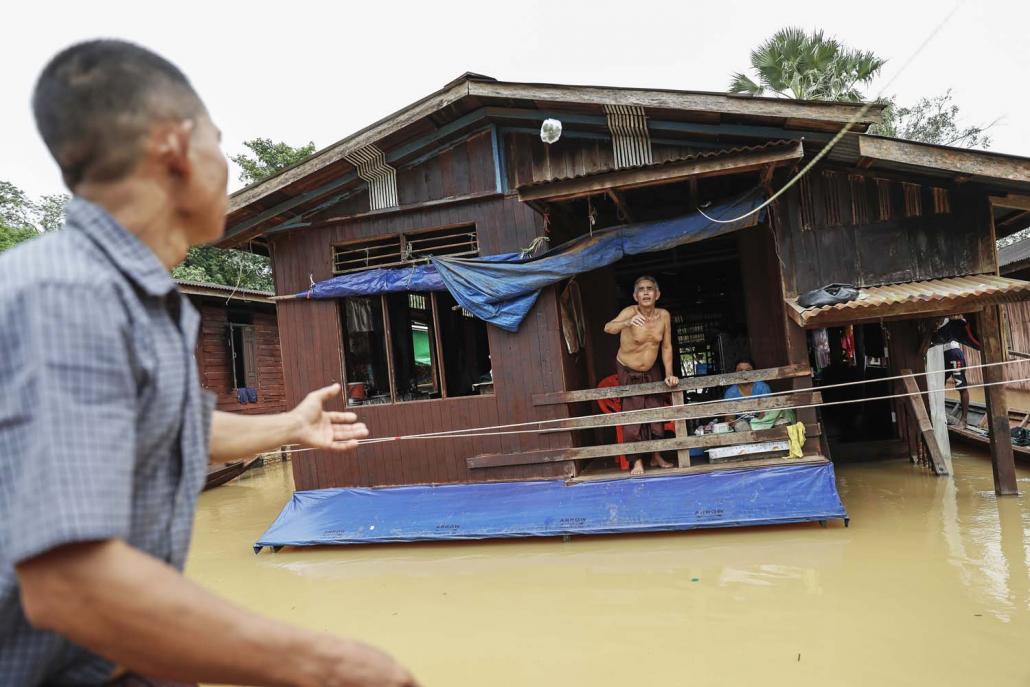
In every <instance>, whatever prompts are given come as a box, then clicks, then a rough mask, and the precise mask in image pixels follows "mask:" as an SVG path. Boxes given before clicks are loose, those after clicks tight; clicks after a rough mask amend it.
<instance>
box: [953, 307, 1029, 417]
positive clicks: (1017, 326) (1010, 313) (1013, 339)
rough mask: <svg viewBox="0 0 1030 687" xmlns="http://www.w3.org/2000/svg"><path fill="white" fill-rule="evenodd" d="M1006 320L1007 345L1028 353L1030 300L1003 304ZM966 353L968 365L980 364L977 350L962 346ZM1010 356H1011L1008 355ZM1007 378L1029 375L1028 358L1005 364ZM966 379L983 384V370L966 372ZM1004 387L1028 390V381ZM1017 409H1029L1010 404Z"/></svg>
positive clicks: (981, 361)
mask: <svg viewBox="0 0 1030 687" xmlns="http://www.w3.org/2000/svg"><path fill="white" fill-rule="evenodd" d="M1004 311H1005V322H1006V325H1007V326H1006V329H1007V332H1006V338H1007V339H1008V346H1009V348H1010V349H1012V350H1014V351H1020V352H1022V353H1030V301H1022V302H1020V303H1006V304H1005V306H1004ZM963 350H964V351H965V354H966V362H967V363H968V364H970V365H982V364H983V357H982V356H981V355H980V353H979V352H978V351H975V350H973V349H972V348H968V347H965V346H964V347H963ZM1010 357H1011V356H1010ZM1003 369H1004V370H1005V376H1006V378H1007V379H1024V378H1027V377H1030V360H1027V361H1024V362H1021V363H1014V364H1012V365H1006V366H1005V367H1004V368H1003ZM966 379H967V380H968V381H969V383H970V384H983V379H984V378H983V370H982V369H979V368H977V369H975V370H970V371H969V372H967V373H966ZM1005 388H1006V389H1013V390H1015V391H1030V382H1018V383H1015V384H1006V385H1005ZM1010 405H1011V406H1012V407H1015V408H1018V409H1019V410H1030V408H1024V407H1022V406H1021V405H1018V404H1015V403H1013V404H1010Z"/></svg>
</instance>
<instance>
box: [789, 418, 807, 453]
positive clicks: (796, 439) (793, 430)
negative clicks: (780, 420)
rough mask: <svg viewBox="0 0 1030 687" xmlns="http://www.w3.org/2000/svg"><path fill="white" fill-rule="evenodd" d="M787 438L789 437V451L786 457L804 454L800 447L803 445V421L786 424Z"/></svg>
mask: <svg viewBox="0 0 1030 687" xmlns="http://www.w3.org/2000/svg"><path fill="white" fill-rule="evenodd" d="M787 438H789V439H790V453H789V454H788V455H787V457H788V458H801V457H803V456H804V455H805V454H804V452H803V451H802V450H801V448H802V447H803V446H804V445H805V423H804V422H795V423H794V424H792V425H787Z"/></svg>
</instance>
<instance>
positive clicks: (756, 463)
mask: <svg viewBox="0 0 1030 687" xmlns="http://www.w3.org/2000/svg"><path fill="white" fill-rule="evenodd" d="M829 462H830V461H828V460H827V459H826V458H825V457H824V456H817V455H812V456H805V457H804V458H763V459H761V460H744V461H741V462H739V463H716V464H714V465H712V464H703V465H691V466H690V467H689V468H670V469H668V470H655V471H653V472H648V473H645V474H644V476H643V478H644V479H647V478H648V477H671V476H673V475H677V476H678V475H695V474H702V473H706V472H719V471H721V470H760V469H762V468H774V467H791V466H795V465H826V464H827V463H829ZM613 479H638V477H637V475H631V474H629V472H620V473H617V474H613V473H610V472H603V473H600V474H596V475H580V476H579V477H573V478H572V479H570V480H569V483H570V484H578V483H580V482H596V481H600V480H613Z"/></svg>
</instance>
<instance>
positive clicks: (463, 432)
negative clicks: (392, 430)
mask: <svg viewBox="0 0 1030 687" xmlns="http://www.w3.org/2000/svg"><path fill="white" fill-rule="evenodd" d="M1020 362H1026V361H1021V360H1005V361H1001V362H996V363H983V364H980V365H969V366H966V367H963V368H962V369H963V370H974V369H981V368H987V367H996V366H1000V365H1013V364H1016V363H1020ZM929 374H932V373H930V372H911V373H908V374H899V375H894V376H892V377H883V378H881V379H875V380H865V379H860V380H857V381H853V382H838V383H836V384H826V385H824V386H818V387H807V388H803V389H787V390H786V391H775V392H773V393H770V394H765V395H763V396H761V397H756V398H770V397H773V396H786V395H789V394H799V393H808V392H813V391H819V392H822V391H826V390H828V389H841V388H845V387H850V386H856V385H859V384H876V383H879V382H890V381H894V380H899V379H906V378H915V377H924V376H926V375H929ZM1017 381H1023V380H1015V381H1010V382H1006V383H1012V384H1015V383H1016V382H1017ZM657 393H668V392H657ZM726 402H727V401H726V400H725V399H713V400H708V401H697V402H695V403H683V404H679V405H673V406H664V407H665V408H669V409H676V408H687V407H689V408H698V407H701V406H706V405H711V404H713V403H726ZM651 410H653V409H650V408H642V409H639V410H623V411H619V412H618V413H598V414H596V415H581V416H577V417H576V418H567V417H561V418H549V419H545V420H529V421H526V422H512V423H509V424H504V425H489V426H485V427H471V428H465V429H451V430H443V431H439V432H426V433H423V434H407V435H404V440H411V439H436V438H442V437H454V438H461V437H462V436H486V435H485V434H482V432H492V431H493V430H507V429H514V428H516V427H536V428H537V429H533V430H530V432H522V433H536V432H539V431H540V429H539V428H540V427H541V426H542V425H551V424H557V423H561V422H567V421H568V420H570V419H580V418H584V417H587V418H590V417H608V418H623V417H631V416H633V415H635V414H638V413H646V412H650V411H651ZM777 410H779V409H777ZM741 412H749V411H748V410H746V409H745V410H739V411H736V412H735V413H734V414H738V413H741ZM559 431H563V432H564V431H568V430H567V429H561V430H559ZM470 432H477V433H478V434H469V433H470ZM397 440H398V438H397V437H377V438H374V439H362V440H360V441H361V442H362V443H381V442H384V441H397Z"/></svg>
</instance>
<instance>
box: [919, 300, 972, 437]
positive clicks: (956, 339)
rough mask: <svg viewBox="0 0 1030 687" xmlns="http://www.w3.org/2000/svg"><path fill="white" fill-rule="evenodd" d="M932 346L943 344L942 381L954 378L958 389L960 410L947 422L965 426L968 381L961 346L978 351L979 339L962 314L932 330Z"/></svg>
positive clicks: (967, 406) (967, 411) (966, 422)
mask: <svg viewBox="0 0 1030 687" xmlns="http://www.w3.org/2000/svg"><path fill="white" fill-rule="evenodd" d="M930 344H931V345H933V346H940V345H943V346H944V381H945V383H947V381H948V380H949V379H954V380H955V389H956V390H957V391H958V397H959V405H960V411H959V413H958V415H957V416H955V415H949V416H948V424H949V425H953V424H958V426H959V427H965V426H966V425H967V424H969V389H968V388H967V387H968V385H969V382H968V381H967V380H966V373H965V371H964V370H965V368H966V367H967V366H968V363H966V354H965V353H963V352H962V346H963V345H965V346H969V347H970V348H972V349H975V350H977V351H979V350H980V349H981V346H980V340H979V339H977V338H976V334H974V333H973V327H972V325H970V324H969V321H968V320H966V318H965V317H963V316H962V315H956V316H954V317H950V318H948V320H947V321H945V323H944V324H943V325H942V326H941V327H940V328H938V329H937V331H936V332H934V335H933V336H932V337H931V338H930Z"/></svg>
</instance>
